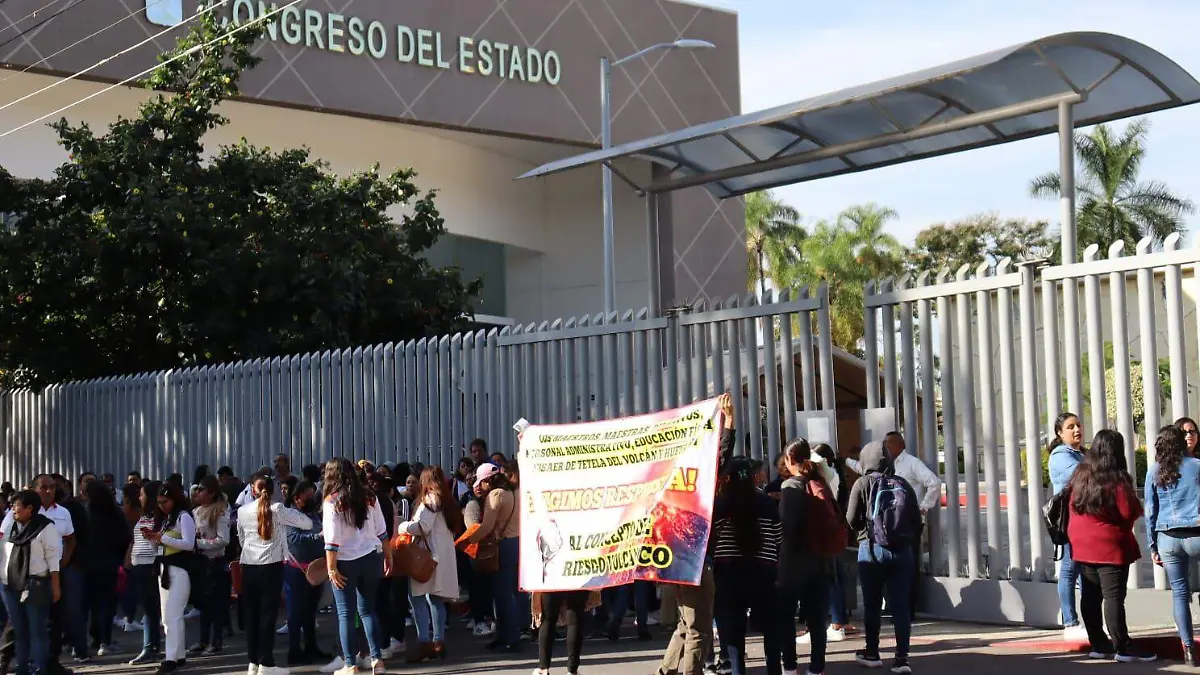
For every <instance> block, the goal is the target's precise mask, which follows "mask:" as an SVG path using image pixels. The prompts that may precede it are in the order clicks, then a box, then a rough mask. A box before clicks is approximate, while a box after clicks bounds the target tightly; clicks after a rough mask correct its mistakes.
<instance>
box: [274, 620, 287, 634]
mask: <svg viewBox="0 0 1200 675" xmlns="http://www.w3.org/2000/svg"><path fill="white" fill-rule="evenodd" d="M287 633H288V627H287V623H286V622H284V624H283V625H282V626H280V627H279V628H277V629H276V630H275V634H276V635H287Z"/></svg>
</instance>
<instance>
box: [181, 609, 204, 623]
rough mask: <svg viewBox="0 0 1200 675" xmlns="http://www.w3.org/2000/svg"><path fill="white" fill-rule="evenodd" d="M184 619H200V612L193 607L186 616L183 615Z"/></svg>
mask: <svg viewBox="0 0 1200 675" xmlns="http://www.w3.org/2000/svg"><path fill="white" fill-rule="evenodd" d="M183 618H184V619H189V620H190V619H199V618H200V610H198V609H196V608H195V607H193V608H191V609H189V610H188V611H187V613H186V614H184V615H183Z"/></svg>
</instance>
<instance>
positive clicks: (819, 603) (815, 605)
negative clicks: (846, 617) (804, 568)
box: [767, 575, 841, 673]
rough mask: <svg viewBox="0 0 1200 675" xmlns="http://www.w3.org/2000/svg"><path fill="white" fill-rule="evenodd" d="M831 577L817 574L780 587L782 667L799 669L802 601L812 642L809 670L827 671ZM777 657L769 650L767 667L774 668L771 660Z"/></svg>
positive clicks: (778, 625)
mask: <svg viewBox="0 0 1200 675" xmlns="http://www.w3.org/2000/svg"><path fill="white" fill-rule="evenodd" d="M835 591H836V592H839V593H840V592H841V591H840V589H832V590H831V584H830V577H827V576H823V575H814V576H813V577H812V578H811V579H809V580H808V581H807V582H806V583H805V584H803V585H802V586H800V587H799V588H794V589H792V588H788V589H784V588H781V589H779V603H780V604H779V611H780V616H779V620H778V621H777V622H776V626H777V630H779V631H780V633H779V644H780V646H781V647H782V649H783V654H782V656H783V670H789V671H795V670H796V606H797V605H800V614H801V616H802V617H803V618H804V625H805V627H806V628H807V629H808V635H809V640H810V641H811V643H812V647H811V650H810V656H809V658H808V672H810V673H824V672H825V647H826V643H825V630H826V628H828V625H827V624H826V620H827V619H828V618H829V599H830V597H831V596H832V595H833V593H834V592H835ZM776 658H778V657H777V656H775V655H774V654H771V653H768V654H767V670H768V671H770V670H772V669H773V665H772V660H773V659H776Z"/></svg>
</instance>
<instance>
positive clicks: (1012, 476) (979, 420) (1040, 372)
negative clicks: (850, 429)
mask: <svg viewBox="0 0 1200 675" xmlns="http://www.w3.org/2000/svg"><path fill="white" fill-rule="evenodd" d="M1150 247H1151V242H1150V240H1148V239H1147V240H1143V241H1142V242H1139V244H1138V246H1137V252H1136V255H1134V256H1129V257H1125V256H1124V255H1123V250H1122V246H1121V245H1120V244H1117V245H1114V246H1113V247H1112V248H1111V249H1110V250H1109V251H1108V257H1107V258H1099V257H1098V255H1097V254H1098V252H1099V251H1098V249H1097V247H1095V246H1092V247H1090V248H1088V249H1087V251H1085V252H1084V256H1083V258H1084V260H1083V262H1081V263H1077V264H1071V265H1061V266H1045V265H1044V264H1042V263H1040V262H1034V263H1023V264H1021V265H1018V266H1016V268H1015V269H1014V267H1013V265H1012V264H1011V262H1010V261H1009V260H1003V261H1001V262H1000V263H999V264H998V265H996V266H995V267H991V266H989V265H987V264H983V265H980V266H979V267H977V268H974V269H972V268H970V267H968V266H964V267H962V268H961V269H959V270H958V271H957V273H956V274H955V275H954V277H955V278H954V279H953V280H951V279H950V273H949V272H948V271H942V272H941V273H940V274H938V275H937V277H936V282H934V283H931V279H930V275H928V274H922V275H921V276H920V277H918V278H916V279H909V278H904V279H900V280H897V281H890V280H889V281H883V282H877V283H873V284H870V285H868V287H867V295H866V306H867V314H866V321H865V325H866V328H865V333H866V339H865V346H866V352H867V354H866V361H867V368H868V374H867V383H868V391H867V399H868V402H867V405H868V407H869V408H890V409H892V410H894V411H896V413H894V414H895V416H896V417H897V420H896V422H897V424H898V425H899V426H900V428H902V429H903V431H904V435H905V436H906V438H907V439H908V443H909V446H910V447H911V448H915V449H917V452H919V454H920V456H921V458H922V459H923V460H924V461H925V462H926V463H927V464H928V465H929V466H930V467H933V468H935V469H936V468H937V467H938V465H939V461H938V457H939V451H941V450H943V449H942V448H939V437H940V440H941V441H942V442H943V443H944V452H943V453H942V454H943V455H944V466H945V468H944V472H943V474H942V475H943V478H944V480H945V491H946V494H945V501H946V504H947V508H944V509H942V510H941V513H940V514H931V518H930V521H931V522H930V564H931V568H932V569H933V571H934V572H935V574H939V575H942V576H949V577H952V578H959V577H966V578H974V579H979V578H990V579H1013V580H1035V581H1049V580H1052V579H1053V578H1054V576H1055V569H1054V567H1055V566H1054V565H1053V560H1052V552H1053V548H1052V546H1051V545H1050V542H1049V539H1048V537H1047V536H1046V534H1045V532H1044V528H1043V526H1042V523H1041V517H1040V514H1041V506H1042V503H1043V501H1044V499H1045V498H1047V497H1048V496H1049V495H1048V489H1044V488H1043V479H1042V477H1043V476H1044V473H1043V471H1044V470H1043V462H1044V461H1045V457H1044V455H1045V451H1046V445H1047V441H1048V439H1050V438H1052V437H1053V434H1054V432H1053V428H1052V426H1053V420H1054V418H1055V417H1056V416H1057V415H1058V414H1059V413H1060V412H1062V411H1064V410H1070V411H1072V412H1075V413H1077V414H1078V415H1080V418H1081V419H1082V420H1083V421H1084V423H1085V426H1086V427H1087V434H1088V436H1090V435H1092V434H1094V433H1095V431H1097V430H1098V429H1102V428H1114V429H1116V430H1118V431H1120V432H1121V433H1122V434H1123V435H1124V437H1125V439H1126V441H1127V448H1126V458H1127V460H1128V462H1129V466H1130V467H1131V470H1132V469H1133V468H1134V467H1137V466H1139V465H1140V466H1141V467H1143V468H1144V466H1145V463H1146V462H1145V458H1144V457H1141V458H1139V457H1138V455H1139V453H1141V452H1144V450H1142V449H1140V448H1144V445H1145V443H1146V436H1147V435H1148V436H1149V437H1150V439H1151V444H1152V439H1153V437H1154V434H1155V433H1156V431H1157V429H1158V427H1159V425H1160V422H1169V421H1170V420H1173V419H1175V418H1178V417H1182V416H1184V415H1186V414H1187V413H1188V407H1189V403H1188V402H1189V388H1188V379H1189V371H1194V370H1195V368H1196V364H1197V358H1196V355H1197V354H1198V353H1200V352H1198V351H1197V350H1198V348H1200V344H1198V343H1197V338H1198V334H1200V331H1198V330H1197V324H1196V323H1194V322H1193V323H1191V324H1190V325H1189V324H1185V321H1184V317H1185V314H1186V312H1187V310H1188V307H1191V308H1192V309H1191V311H1192V312H1195V309H1194V307H1195V300H1194V298H1187V297H1186V296H1185V294H1184V292H1183V289H1184V284H1183V281H1184V273H1183V272H1184V267H1185V266H1188V267H1189V268H1190V267H1191V266H1194V265H1197V263H1200V249H1197V248H1187V249H1184V248H1181V247H1180V238H1179V236H1178V235H1172V236H1171V237H1168V238H1167V240H1166V241H1165V243H1164V247H1163V250H1162V251H1161V252H1154V253H1151V252H1150ZM1192 279H1193V280H1195V282H1194V283H1196V284H1197V287H1196V295H1195V297H1200V275H1197V274H1196V273H1195V272H1194V271H1193V274H1192ZM1080 281H1082V288H1081V287H1080V283H1079V282H1080ZM1130 296H1132V298H1131V297H1130ZM1081 300H1082V301H1081ZM1197 316H1198V317H1200V314H1198V315H1197ZM1081 327H1082V329H1083V331H1082V332H1083V335H1082V336H1081V335H1080V329H1081ZM1081 342H1082V344H1081ZM880 345H882V352H883V353H882V355H881V354H880V353H879V351H880ZM1189 351H1190V356H1189ZM1164 352H1165V354H1166V356H1167V357H1168V359H1167V361H1168V362H1169V364H1170V366H1169V371H1170V375H1169V378H1167V380H1168V381H1169V385H1170V392H1171V393H1172V395H1171V396H1170V397H1169V398H1168V397H1166V396H1164V395H1161V394H1163V393H1164V389H1163V388H1162V387H1160V381H1159V368H1158V364H1159V357H1160V355H1161V354H1163V353H1164ZM1107 354H1111V362H1109V360H1108V358H1107ZM1110 363H1111V365H1110ZM1139 363H1140V364H1142V365H1143V366H1144V367H1143V368H1142V377H1141V380H1140V382H1135V381H1131V379H1130V372H1131V366H1133V365H1137V364H1139ZM1100 364H1103V366H1101V365H1100ZM1085 365H1086V368H1087V371H1088V372H1087V374H1088V377H1087V381H1086V383H1085V381H1084V375H1083V371H1084V368H1085ZM880 369H882V377H880ZM1191 377H1192V378H1193V379H1195V375H1192V376H1191ZM881 382H882V389H881V388H880V383H881ZM1085 384H1086V386H1085ZM1139 384H1140V385H1141V390H1142V392H1141V394H1140V401H1139V400H1135V397H1134V393H1133V392H1134V391H1135V389H1136V386H1135V385H1139ZM1064 390H1065V392H1066V395H1065V398H1064V395H1063V392H1064ZM918 393H921V394H928V395H923V396H922V398H921V402H922V407H921V411H920V415H918V409H917V395H918ZM1110 399H1111V400H1110ZM1164 399H1165V400H1164ZM1110 403H1111V404H1112V405H1111V406H1110V405H1109V404H1110ZM1138 403H1141V404H1143V407H1144V418H1143V419H1142V420H1135V418H1134V410H1135V404H1138ZM1110 411H1111V414H1110ZM964 448H965V449H970V451H968V452H962V450H963V449H964ZM960 453H961V462H962V463H961V465H960V464H959V462H960V459H959V457H960ZM1139 459H1140V461H1139ZM960 485H961V488H960ZM961 493H965V495H964V494H961ZM963 502H965V504H964V505H963V506H962V507H961V508H959V507H958V505H959V504H963ZM1139 535H1140V533H1139ZM1143 541H1144V540H1143ZM1147 558H1148V556H1147ZM1151 569H1154V571H1153V572H1151ZM1151 579H1152V581H1151ZM1151 583H1153V585H1154V586H1155V587H1156V588H1160V589H1161V588H1165V587H1166V579H1165V576H1164V575H1163V574H1162V572H1161V569H1157V568H1153V566H1152V565H1149V564H1148V563H1146V562H1145V561H1143V564H1142V565H1141V568H1140V573H1139V574H1133V575H1131V577H1130V587H1132V588H1137V587H1139V586H1143V587H1144V586H1147V585H1150V584H1151Z"/></svg>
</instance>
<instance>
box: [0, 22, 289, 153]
mask: <svg viewBox="0 0 1200 675" xmlns="http://www.w3.org/2000/svg"><path fill="white" fill-rule="evenodd" d="M86 1H87V0H77V2H76V3H75V4H79V3H80V2H86ZM228 1H229V0H219V2H215V3H213V4H211V5H209V6H208V7H205V8H204V9H202V10H200V11H199V12H196V13H195V14H193V15H192V16H190V17H188V18H187V19H185V20H183V21H182V22H180V23H178V24H175V25H174V26H171V27H170V28H164V29H162V30H161V31H159V32H157V33H155V34H154V35H151V36H150V37H148V38H146V39H145V40H142V41H141V42H139V43H137V44H135V45H130V46H129V47H126V48H125V49H122V50H121V51H119V52H117V53H116V54H113V55H112V56H108V57H105V58H103V59H100V60H99V61H97V62H95V63H93V64H92V65H90V66H88V67H87V68H84V69H83V70H81V71H79V72H78V73H71V74H70V75H68V76H67V77H64V78H62V79H59V80H55V81H54V82H51V83H50V84H48V85H46V86H44V87H42V88H41V89H38V90H37V91H32V92H30V93H28V94H25V95H24V96H22V97H21V98H18V99H16V100H14V101H9V102H8V103H5V104H4V105H0V112H3V111H5V110H7V109H9V108H11V107H13V106H14V105H16V104H18V103H21V102H24V101H28V100H29V99H31V98H33V97H34V96H37V95H38V94H42V93H45V92H47V91H50V90H51V89H53V88H55V87H57V86H59V85H62V84H66V83H67V82H70V81H71V80H73V79H75V78H77V77H79V76H80V75H86V74H88V73H90V72H92V71H93V70H95V69H97V68H99V67H100V66H103V65H104V64H106V63H108V62H109V61H112V60H113V59H116V58H119V57H121V56H124V55H125V54H128V53H129V52H131V51H133V50H135V49H137V48H138V47H141V46H143V45H145V44H147V43H149V42H153V41H154V40H155V39H157V38H160V37H162V36H163V35H166V34H167V33H169V32H171V31H173V30H175V29H176V28H178V27H179V26H181V25H183V24H185V23H187V22H188V21H191V20H192V19H195V18H196V17H199V16H201V15H203V14H205V13H207V12H211V11H213V10H214V9H216V8H218V7H220V6H221V5H224V4H225V3H226V2H228ZM264 16H265V15H264ZM247 25H249V24H247ZM0 47H3V45H0ZM159 65H162V64H159ZM156 67H157V66H156ZM151 70H154V69H153V68H151ZM105 91H107V90H105ZM0 138H2V137H0Z"/></svg>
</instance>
